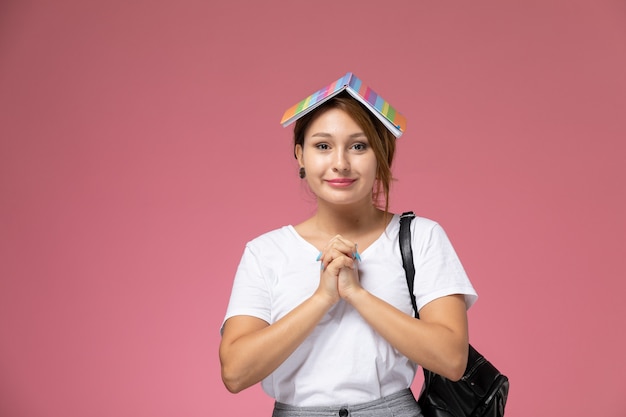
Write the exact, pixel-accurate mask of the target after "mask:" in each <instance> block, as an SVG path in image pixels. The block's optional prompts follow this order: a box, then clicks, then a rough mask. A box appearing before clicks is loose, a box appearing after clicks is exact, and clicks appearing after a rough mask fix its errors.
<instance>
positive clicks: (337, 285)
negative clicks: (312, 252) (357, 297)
mask: <svg viewBox="0 0 626 417" xmlns="http://www.w3.org/2000/svg"><path fill="white" fill-rule="evenodd" d="M317 260H318V261H320V286H319V288H318V291H321V292H322V293H323V294H324V295H326V296H329V297H330V299H331V300H332V302H333V303H336V302H337V301H339V299H340V298H344V299H347V298H349V297H350V295H352V294H353V293H354V292H355V291H358V290H360V289H361V288H362V287H361V283H360V281H359V270H358V267H357V265H358V262H359V261H360V260H361V255H360V254H359V252H358V248H357V244H356V243H353V242H351V241H349V240H347V239H346V238H344V237H342V236H341V235H337V236H335V237H333V238H332V239H331V240H330V241H329V242H328V244H327V245H326V247H325V248H324V249H323V250H322V251H321V252H320V253H319V255H318V257H317Z"/></svg>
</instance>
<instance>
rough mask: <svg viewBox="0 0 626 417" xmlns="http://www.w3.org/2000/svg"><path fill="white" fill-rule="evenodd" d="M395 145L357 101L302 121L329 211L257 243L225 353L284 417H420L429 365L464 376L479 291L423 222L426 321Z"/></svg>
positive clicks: (420, 264) (335, 104)
mask: <svg viewBox="0 0 626 417" xmlns="http://www.w3.org/2000/svg"><path fill="white" fill-rule="evenodd" d="M395 140H396V138H395V137H394V135H393V134H392V133H391V132H390V131H389V130H387V128H386V127H385V126H384V125H383V124H382V123H381V122H380V120H378V118H377V117H375V116H374V115H373V114H372V113H371V112H370V111H369V110H368V109H367V108H366V107H365V106H363V105H362V104H360V103H359V102H358V101H357V100H355V99H354V98H352V97H351V96H350V95H348V94H346V93H345V92H344V93H340V94H339V95H337V96H335V97H334V98H332V99H330V100H329V101H327V102H325V103H324V104H322V105H321V106H319V107H318V108H316V109H315V110H313V111H311V112H310V113H308V114H306V115H305V116H303V117H301V118H300V119H298V120H297V122H296V125H295V128H294V151H295V155H296V158H297V160H298V164H299V167H300V170H299V174H300V177H301V178H303V179H304V181H306V182H307V184H308V187H309V188H310V189H311V191H312V192H313V194H314V195H315V197H316V201H317V210H316V211H315V214H314V215H313V216H312V217H311V218H309V219H307V220H305V221H304V222H302V223H300V224H298V225H295V226H291V225H289V226H285V227H282V228H280V229H277V230H274V231H271V232H269V233H266V234H264V235H262V236H259V237H258V238H256V239H254V240H252V241H251V242H249V243H248V244H247V245H246V248H245V251H244V254H243V257H242V259H241V263H240V265H239V268H238V270H237V274H236V277H235V281H234V285H233V292H232V295H231V299H230V303H229V306H228V310H227V313H226V318H225V321H224V324H223V328H222V341H221V345H220V360H221V364H222V379H223V381H224V384H225V386H226V388H227V389H228V390H229V391H231V392H239V391H241V390H243V389H245V388H247V387H250V386H251V385H254V384H256V383H258V382H261V383H262V386H263V388H264V390H265V391H266V392H267V393H268V394H269V395H270V396H272V397H273V398H275V400H276V403H275V407H274V414H273V416H274V417H292V416H302V417H304V416H329V415H338V416H344V417H345V416H348V415H351V416H362V417H369V416H371V417H374V416H395V417H398V416H405V417H408V416H412V417H413V416H420V415H421V412H420V409H419V406H418V405H417V403H416V401H415V399H414V397H413V395H412V393H411V391H410V385H411V383H412V381H413V378H414V376H415V372H416V367H417V364H419V365H422V366H424V367H425V368H427V369H430V370H431V371H434V372H436V373H439V374H441V375H443V376H446V377H447V378H450V379H452V380H456V379H459V378H460V377H461V376H462V374H463V372H464V371H465V366H466V362H467V355H468V325H467V315H466V309H467V308H469V306H470V305H471V304H472V303H473V302H474V301H475V299H476V293H475V291H474V289H473V288H472V285H471V283H470V282H469V280H468V278H467V276H466V275H465V272H464V270H463V268H462V266H461V263H460V262H459V260H458V258H457V256H456V254H455V252H454V249H453V248H452V246H451V244H450V242H449V241H448V239H447V237H446V234H445V232H444V231H443V229H442V228H441V227H440V226H439V225H438V224H437V223H435V222H433V221H431V220H428V219H425V218H420V217H417V218H416V219H415V220H413V222H412V225H411V233H412V246H413V252H414V262H415V269H416V274H415V290H414V292H415V296H416V300H417V306H418V309H419V317H420V318H419V320H418V319H415V318H414V317H413V308H412V305H411V300H410V296H409V293H408V289H407V284H406V279H405V272H404V269H403V267H402V260H401V255H400V249H399V244H398V232H399V216H398V215H396V214H393V213H390V212H389V211H388V207H389V204H388V195H389V188H390V182H391V178H392V175H391V163H392V160H393V156H394V151H395Z"/></svg>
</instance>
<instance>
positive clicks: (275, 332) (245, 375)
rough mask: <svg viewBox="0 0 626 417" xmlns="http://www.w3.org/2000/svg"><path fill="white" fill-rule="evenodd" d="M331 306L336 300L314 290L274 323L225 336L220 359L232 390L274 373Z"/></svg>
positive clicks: (223, 376) (226, 379)
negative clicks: (251, 330)
mask: <svg viewBox="0 0 626 417" xmlns="http://www.w3.org/2000/svg"><path fill="white" fill-rule="evenodd" d="M331 306H332V302H329V301H328V300H327V299H325V298H324V297H323V296H319V295H317V294H314V295H313V296H312V297H310V298H308V299H307V300H305V301H304V302H303V303H302V304H300V305H299V306H298V307H296V308H295V309H293V310H292V311H290V312H289V313H288V314H287V315H285V316H284V317H282V318H281V319H280V320H278V321H276V322H275V323H274V324H272V325H265V326H264V327H262V328H260V329H258V330H256V331H254V332H249V333H245V334H242V335H241V336H239V337H235V338H232V339H230V340H226V341H225V340H224V339H223V340H222V345H221V346H220V360H221V363H222V379H223V381H224V384H225V385H226V387H227V388H228V390H229V391H231V392H239V391H241V390H243V389H245V388H248V387H250V386H252V385H254V384H256V383H257V382H259V381H261V380H262V379H264V378H265V377H267V376H268V375H269V374H271V373H272V372H273V371H274V370H275V369H276V368H277V367H278V366H280V365H281V364H282V363H283V362H284V361H285V360H286V359H287V358H288V357H289V355H291V354H292V353H293V351H294V350H296V348H297V347H298V346H300V344H301V343H302V342H303V341H304V339H305V338H306V337H307V336H308V335H309V334H310V333H311V332H312V331H313V329H314V328H315V327H316V325H317V324H318V323H319V321H320V320H321V319H322V317H323V316H324V315H325V314H326V312H327V311H328V310H329V308H330V307H331ZM227 325H228V323H227ZM225 332H226V330H225Z"/></svg>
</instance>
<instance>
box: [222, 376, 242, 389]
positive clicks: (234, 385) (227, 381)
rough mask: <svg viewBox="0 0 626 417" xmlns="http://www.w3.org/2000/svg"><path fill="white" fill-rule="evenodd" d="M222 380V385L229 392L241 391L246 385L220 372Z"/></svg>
mask: <svg viewBox="0 0 626 417" xmlns="http://www.w3.org/2000/svg"><path fill="white" fill-rule="evenodd" d="M222 382H223V383H224V386H225V387H226V389H227V390H228V392H230V393H231V394H237V393H238V392H241V391H243V390H244V389H245V388H246V387H245V386H244V385H243V384H242V383H241V382H240V381H238V380H237V379H235V378H229V377H228V376H226V375H224V373H222Z"/></svg>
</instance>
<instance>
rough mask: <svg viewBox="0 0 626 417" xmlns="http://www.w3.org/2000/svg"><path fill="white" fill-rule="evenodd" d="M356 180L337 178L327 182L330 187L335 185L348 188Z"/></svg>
mask: <svg viewBox="0 0 626 417" xmlns="http://www.w3.org/2000/svg"><path fill="white" fill-rule="evenodd" d="M355 181H356V180H353V179H350V178H337V179H334V180H327V181H326V182H328V183H329V184H330V185H334V186H336V187H347V186H348V185H350V184H353V183H354V182H355Z"/></svg>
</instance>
